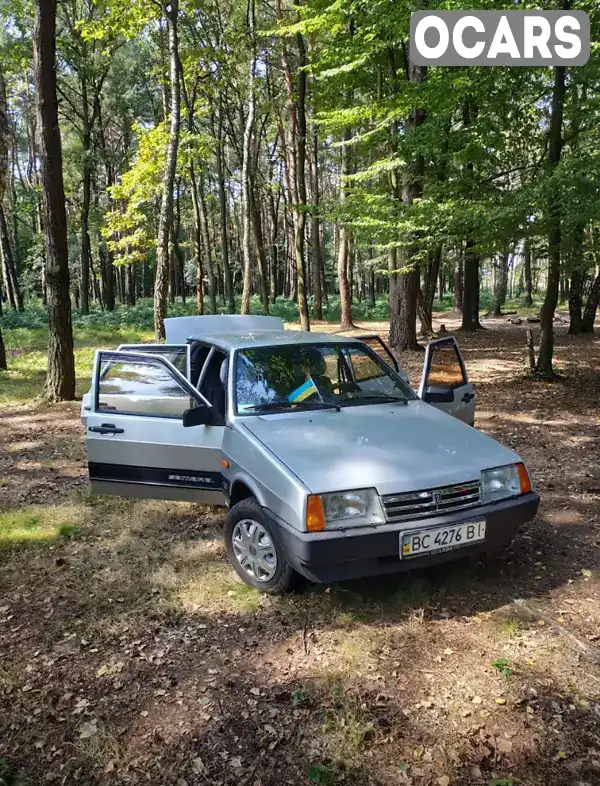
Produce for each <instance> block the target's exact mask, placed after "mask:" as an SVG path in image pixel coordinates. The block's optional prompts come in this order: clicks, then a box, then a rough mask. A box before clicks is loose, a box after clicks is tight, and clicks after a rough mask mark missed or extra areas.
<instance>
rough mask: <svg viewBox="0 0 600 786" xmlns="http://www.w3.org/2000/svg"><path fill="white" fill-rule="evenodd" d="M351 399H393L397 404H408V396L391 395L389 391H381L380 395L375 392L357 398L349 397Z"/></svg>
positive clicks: (385, 400)
mask: <svg viewBox="0 0 600 786" xmlns="http://www.w3.org/2000/svg"><path fill="white" fill-rule="evenodd" d="M348 400H349V401H382V402H387V401H393V402H394V403H396V404H408V399H407V398H401V397H400V396H390V395H388V394H387V393H381V394H380V395H376V394H373V395H371V396H356V398H352V399H348Z"/></svg>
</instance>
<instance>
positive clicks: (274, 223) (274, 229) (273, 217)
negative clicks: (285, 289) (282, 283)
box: [269, 189, 279, 303]
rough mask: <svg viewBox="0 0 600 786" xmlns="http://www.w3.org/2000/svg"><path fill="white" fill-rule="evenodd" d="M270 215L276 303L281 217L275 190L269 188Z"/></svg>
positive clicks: (272, 293) (271, 286)
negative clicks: (278, 240)
mask: <svg viewBox="0 0 600 786" xmlns="http://www.w3.org/2000/svg"><path fill="white" fill-rule="evenodd" d="M269 216H270V221H271V243H270V246H271V265H270V269H269V273H270V280H269V294H270V297H271V303H275V301H276V300H277V294H278V291H279V289H278V287H279V281H278V271H279V248H278V245H277V238H278V232H279V227H278V224H279V217H278V210H277V208H276V205H275V197H274V196H273V190H272V189H269Z"/></svg>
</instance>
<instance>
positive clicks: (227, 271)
mask: <svg viewBox="0 0 600 786" xmlns="http://www.w3.org/2000/svg"><path fill="white" fill-rule="evenodd" d="M216 152H217V155H216V161H217V182H218V186H219V211H220V216H221V265H222V267H223V278H224V280H225V297H226V299H227V310H228V312H229V313H230V314H235V298H234V295H233V277H232V275H231V265H230V264H229V245H228V243H229V240H228V236H227V195H226V193H225V162H224V141H223V103H222V98H219V119H218V131H217V151H216Z"/></svg>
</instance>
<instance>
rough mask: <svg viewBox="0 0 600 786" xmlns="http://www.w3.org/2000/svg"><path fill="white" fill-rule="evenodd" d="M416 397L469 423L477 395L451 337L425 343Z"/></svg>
mask: <svg viewBox="0 0 600 786" xmlns="http://www.w3.org/2000/svg"><path fill="white" fill-rule="evenodd" d="M419 397H420V398H422V399H423V401H426V402H427V403H428V404H431V405H432V406H434V407H436V408H437V409H441V410H443V411H444V412H447V413H448V414H449V415H452V416H453V417H455V418H458V419H459V420H462V421H464V422H465V423H468V424H469V426H472V425H473V424H474V423H475V404H476V401H477V397H476V394H475V389H474V388H473V385H471V384H470V382H469V377H468V376H467V369H466V368H465V363H464V360H463V357H462V355H461V353H460V350H459V348H458V344H457V343H456V339H455V338H454V336H448V338H439V339H437V341H432V342H431V343H430V344H428V345H427V349H426V351H425V362H424V363H423V375H422V377H421V384H420V386H419Z"/></svg>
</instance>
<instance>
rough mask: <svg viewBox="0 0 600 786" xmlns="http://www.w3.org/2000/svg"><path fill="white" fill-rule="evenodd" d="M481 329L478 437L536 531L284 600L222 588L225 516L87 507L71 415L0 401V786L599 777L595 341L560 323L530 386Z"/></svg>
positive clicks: (240, 785)
mask: <svg viewBox="0 0 600 786" xmlns="http://www.w3.org/2000/svg"><path fill="white" fill-rule="evenodd" d="M440 321H442V322H445V324H446V326H447V328H448V329H450V330H452V329H453V328H455V327H456V323H455V322H453V321H452V316H451V315H438V319H437V324H438V325H439V323H440ZM485 325H486V327H487V328H488V329H487V330H485V331H482V332H481V333H478V334H476V335H473V336H460V338H459V343H460V345H461V347H462V349H463V353H464V356H465V360H466V365H467V368H468V370H469V373H470V375H471V377H472V380H473V381H474V382H475V384H476V386H477V391H478V395H479V403H478V414H477V427H478V428H480V429H482V430H484V431H485V432H487V433H489V434H491V435H492V436H494V437H496V438H498V439H500V440H501V441H502V442H504V443H505V444H507V445H510V446H511V447H514V448H515V449H516V450H517V451H518V452H519V453H520V454H521V455H522V456H523V457H524V459H525V460H526V461H527V463H528V465H529V467H530V469H531V471H532V474H533V478H534V481H535V484H536V486H537V488H538V490H539V491H540V493H541V496H542V504H541V507H540V511H539V514H538V516H537V518H536V520H535V521H534V522H532V523H531V524H529V525H527V526H526V527H524V528H523V530H522V531H521V532H520V533H519V535H518V536H517V538H516V540H515V541H514V543H513V545H512V547H511V548H510V550H509V551H508V552H506V553H504V554H502V555H491V556H484V557H482V558H477V559H471V560H468V561H465V560H460V561H457V562H454V563H449V564H447V565H444V566H442V567H436V568H431V569H428V570H421V571H415V572H414V573H411V574H401V575H398V576H395V577H387V578H385V579H381V578H377V579H371V580H364V581H360V582H350V583H342V584H336V585H332V586H330V587H329V586H317V587H314V586H307V587H305V588H304V589H303V590H301V591H300V592H298V593H297V594H294V595H290V596H287V597H284V598H269V597H266V596H262V595H259V594H257V593H255V592H254V591H253V590H251V589H249V588H247V587H245V586H244V585H242V584H241V583H239V582H238V581H237V580H236V579H235V577H234V574H233V571H232V570H231V569H230V568H229V567H228V565H227V563H226V561H225V555H224V549H223V545H222V540H221V525H222V521H223V514H222V512H219V511H216V510H211V509H208V508H198V507H197V506H192V505H187V504H183V503H180V504H177V503H166V502H165V503H161V502H155V501H143V500H121V499H112V498H99V497H95V496H93V495H91V494H90V493H89V491H88V487H87V480H86V464H85V451H84V444H83V436H84V434H83V430H82V428H81V425H80V423H79V419H78V416H79V404H77V403H74V404H65V405H58V406H53V407H48V406H44V405H41V404H39V403H35V402H32V403H27V404H22V403H21V404H19V403H16V402H15V401H13V400H11V397H10V396H7V395H5V399H4V403H3V405H2V408H1V409H0V784H2V785H3V786H4V785H5V784H11V785H12V786H16V784H19V785H20V786H24V785H25V784H29V785H30V786H33V785H37V784H46V783H48V784H63V783H66V784H70V783H79V784H92V783H94V784H97V783H103V784H104V783H106V784H111V783H114V784H144V783H152V784H161V786H162V785H163V784H164V785H165V786H171V785H172V786H186V784H187V786H195V784H198V786H203V785H205V784H214V785H215V786H216V785H217V784H219V785H221V786H234V784H235V785H236V786H245V785H247V786H283V784H293V785H294V786H296V785H301V784H310V783H316V784H324V786H333V785H334V784H354V785H355V786H363V785H364V786H367V784H372V785H373V786H393V785H395V784H414V786H449V785H456V786H491V785H492V784H495V786H512V785H513V784H522V785H525V786H563V785H564V786H567V784H569V785H573V786H584V784H585V785H586V786H596V785H597V784H598V783H599V782H600V460H599V454H598V444H599V439H600V409H599V406H598V405H599V402H600V375H599V373H598V372H599V370H600V339H599V338H597V337H576V338H574V337H569V336H567V335H566V326H559V327H558V329H557V330H558V335H557V347H556V355H557V365H558V366H559V367H560V368H561V369H562V371H563V372H564V375H565V378H564V380H563V381H561V382H557V383H554V384H547V383H540V382H533V381H531V380H530V379H528V378H527V377H526V376H525V375H524V360H523V357H524V345H525V326H513V325H510V324H508V323H507V322H506V320H505V319H503V320H485ZM362 326H363V327H365V328H368V330H370V331H374V330H379V331H381V332H382V333H384V332H385V330H386V328H387V326H386V324H385V323H376V324H374V323H370V324H368V325H367V324H363V325H362ZM315 327H317V326H315ZM328 329H330V330H332V329H333V328H332V327H329V328H328ZM113 338H114V340H109V339H110V336H107V337H104V338H102V339H101V341H104V340H105V339H106V340H105V343H106V344H107V345H109V346H110V345H112V346H114V345H115V344H117V343H118V341H119V340H121V337H120V336H114V337H113ZM91 346H92V344H91V343H88V344H86V343H85V342H84V343H83V347H84V348H83V349H82V350H81V352H82V353H88V355H89V351H90V347H91ZM86 347H87V348H86ZM31 351H32V353H33V349H32V350H31ZM88 355H85V358H83V357H82V358H81V359H80V362H81V364H83V365H85V363H87V362H88V360H89V357H88ZM420 362H421V357H418V356H416V355H411V356H410V357H406V358H402V363H403V365H405V366H406V367H407V369H408V370H409V372H410V373H411V376H412V377H413V381H416V378H417V376H418V371H419V365H420ZM32 373H36V374H38V376H39V370H38V371H35V372H32ZM42 378H43V369H42ZM39 382H40V379H38V378H36V381H35V382H34V381H32V380H31V379H29V380H26V379H23V380H21V381H20V382H19V380H17V379H15V378H13V379H12V380H11V381H10V384H11V385H12V388H11V390H12V391H13V393H14V392H15V391H16V390H19V389H25V390H26V391H27V392H29V390H30V387H31V389H33V388H34V387H35V384H37V385H38V386H39ZM3 384H4V383H3V382H1V381H0V387H1V386H2V385H3ZM28 386H30V387H28ZM0 393H1V391H0ZM5 393H6V388H5ZM13 398H14V396H13Z"/></svg>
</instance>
